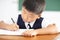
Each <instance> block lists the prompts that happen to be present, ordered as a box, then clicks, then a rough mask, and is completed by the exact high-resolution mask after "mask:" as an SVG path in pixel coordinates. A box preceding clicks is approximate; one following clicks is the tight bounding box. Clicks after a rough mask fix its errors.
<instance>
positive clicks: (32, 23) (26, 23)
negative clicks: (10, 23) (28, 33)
mask: <svg viewBox="0 0 60 40" xmlns="http://www.w3.org/2000/svg"><path fill="white" fill-rule="evenodd" d="M34 23H35V21H33V22H30V25H31V27H33V25H34ZM27 25H28V22H25V26H26V27H27Z"/></svg>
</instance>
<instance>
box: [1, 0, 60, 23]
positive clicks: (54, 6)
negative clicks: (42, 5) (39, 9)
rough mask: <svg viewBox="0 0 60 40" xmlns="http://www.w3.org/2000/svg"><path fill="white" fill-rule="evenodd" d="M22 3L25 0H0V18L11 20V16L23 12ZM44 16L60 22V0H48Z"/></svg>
mask: <svg viewBox="0 0 60 40" xmlns="http://www.w3.org/2000/svg"><path fill="white" fill-rule="evenodd" d="M22 3H23V0H0V20H4V21H6V22H7V21H9V22H10V18H11V17H16V16H15V15H18V14H21V9H22ZM42 17H48V18H52V19H54V20H55V21H58V22H60V18H59V17H60V0H46V9H45V11H44V12H43V13H42ZM5 19H6V20H5ZM8 19H9V20H8ZM58 22H57V23H58ZM58 24H59V23H58Z"/></svg>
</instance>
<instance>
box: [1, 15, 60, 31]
mask: <svg viewBox="0 0 60 40" xmlns="http://www.w3.org/2000/svg"><path fill="white" fill-rule="evenodd" d="M7 18H8V17H7ZM7 18H5V19H3V21H5V22H6V23H8V24H11V23H13V22H12V20H11V17H9V18H8V19H7ZM12 18H13V19H14V21H15V22H17V19H18V15H17V16H14V17H12ZM0 21H1V20H0ZM59 21H60V19H59V20H58V19H56V18H54V19H52V18H47V17H44V19H43V21H42V24H41V25H42V28H46V27H47V26H48V25H49V24H56V27H57V31H58V32H60V22H59ZM34 22H35V21H33V22H31V23H30V25H31V27H33V24H34ZM27 25H28V23H27V22H25V26H26V28H27Z"/></svg>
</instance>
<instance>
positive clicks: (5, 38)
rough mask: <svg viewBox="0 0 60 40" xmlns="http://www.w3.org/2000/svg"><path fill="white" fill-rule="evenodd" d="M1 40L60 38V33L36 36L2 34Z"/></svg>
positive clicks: (52, 39)
mask: <svg viewBox="0 0 60 40" xmlns="http://www.w3.org/2000/svg"><path fill="white" fill-rule="evenodd" d="M0 40H60V34H53V35H38V36H34V37H24V36H11V35H10V36H9V35H0Z"/></svg>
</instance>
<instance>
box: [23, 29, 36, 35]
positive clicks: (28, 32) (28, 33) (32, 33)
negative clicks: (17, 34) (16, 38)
mask: <svg viewBox="0 0 60 40" xmlns="http://www.w3.org/2000/svg"><path fill="white" fill-rule="evenodd" d="M22 34H23V36H36V35H37V32H36V31H35V30H27V31H25V32H24V33H22Z"/></svg>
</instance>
